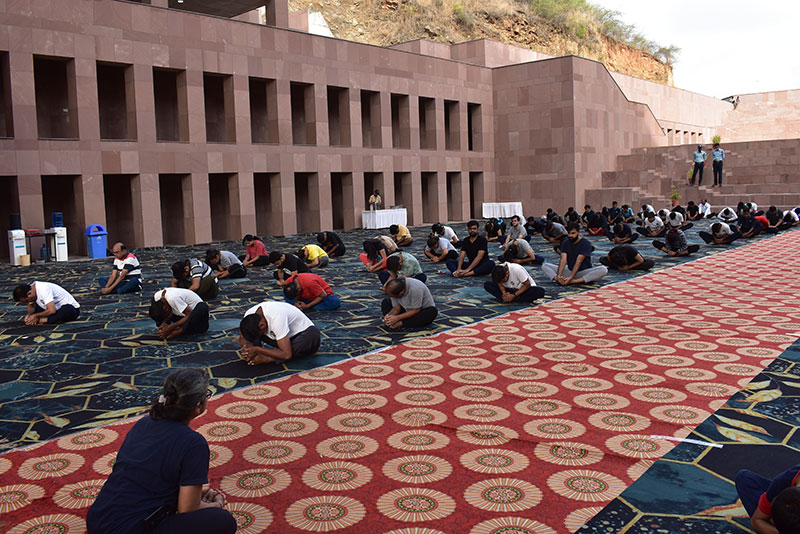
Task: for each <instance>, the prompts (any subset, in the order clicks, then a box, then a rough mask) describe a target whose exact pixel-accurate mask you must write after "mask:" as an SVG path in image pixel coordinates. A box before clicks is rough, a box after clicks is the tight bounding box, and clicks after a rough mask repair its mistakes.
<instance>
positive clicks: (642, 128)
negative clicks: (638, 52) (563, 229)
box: [0, 0, 794, 256]
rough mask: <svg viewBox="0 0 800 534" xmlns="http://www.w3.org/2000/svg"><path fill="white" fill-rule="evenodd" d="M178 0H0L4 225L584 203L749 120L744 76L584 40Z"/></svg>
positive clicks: (237, 228)
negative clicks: (349, 21)
mask: <svg viewBox="0 0 800 534" xmlns="http://www.w3.org/2000/svg"><path fill="white" fill-rule="evenodd" d="M212 4H213V3H212ZM212 4H208V5H212ZM168 5H171V4H168V2H167V1H166V0H152V2H149V3H146V2H143V3H135V2H124V1H117V0H37V1H36V2H27V1H11V0H9V1H7V2H0V20H1V21H2V24H0V98H2V102H0V104H2V105H0V111H1V112H2V115H0V128H2V130H0V187H2V191H3V195H0V232H2V233H3V235H5V231H6V230H7V229H8V223H9V215H10V214H11V213H20V214H21V216H22V223H23V227H25V228H41V227H46V226H49V220H50V214H51V213H52V212H54V211H61V212H63V213H64V218H65V224H66V226H67V227H68V230H69V235H70V239H69V242H70V252H71V254H73V255H74V254H83V253H84V252H85V243H84V239H83V238H82V234H83V230H84V229H85V228H86V226H88V225H90V224H97V223H99V224H103V225H105V226H106V227H107V228H108V231H109V240H110V241H112V242H113V241H116V240H122V241H125V242H126V243H128V244H129V246H131V247H142V246H160V245H164V244H181V243H190V244H194V243H206V242H210V241H212V240H213V241H216V240H227V239H239V238H241V236H242V234H244V233H255V234H260V235H288V234H295V233H306V232H315V231H319V230H321V229H330V228H342V229H347V228H354V227H358V226H360V224H361V210H362V209H364V207H365V205H366V199H367V196H368V193H369V191H371V190H372V189H380V190H381V191H382V193H383V198H384V201H385V204H386V205H387V206H392V205H403V206H405V207H406V208H407V209H408V210H409V223H410V224H415V225H416V224H422V223H430V222H435V221H440V220H441V221H446V220H450V221H458V220H466V219H469V218H471V217H478V216H480V211H481V210H480V207H481V203H482V202H485V201H509V200H522V202H523V203H524V207H525V211H526V213H525V214H530V213H539V212H540V211H542V210H544V208H546V207H548V206H550V205H553V206H554V207H556V208H558V209H563V207H565V206H566V205H576V206H577V205H580V204H582V202H583V199H584V192H585V191H586V190H588V189H593V188H597V187H600V186H601V173H602V172H603V171H607V170H612V169H614V168H615V165H616V162H617V157H618V156H623V155H625V154H629V153H630V152H631V150H632V149H635V148H637V147H647V146H659V145H667V144H670V143H672V142H676V141H680V140H681V139H682V138H683V137H682V136H683V133H684V132H686V134H687V135H689V136H691V135H694V136H695V137H694V138H692V141H694V140H696V139H697V138H698V137H703V138H707V137H708V136H709V134H711V133H713V131H714V130H715V129H718V128H722V127H724V123H725V120H727V117H729V116H731V113H735V114H737V115H736V124H737V128H738V131H740V132H741V131H745V130H746V125H747V124H749V123H748V121H747V118H746V114H744V113H742V112H741V111H742V109H744V108H743V107H742V106H744V103H745V102H749V100H748V99H749V98H750V97H749V96H748V97H747V98H745V97H743V98H742V105H741V106H740V108H739V109H738V110H736V111H735V112H732V111H731V109H732V104H730V103H728V102H724V101H719V100H715V99H711V98H708V97H703V96H702V95H695V94H693V93H687V92H685V91H680V90H677V89H674V88H669V87H665V86H659V85H658V84H650V82H641V81H637V80H635V79H628V78H629V77H622V75H616V74H614V75H613V76H612V74H610V73H609V72H608V71H607V70H606V69H605V67H604V66H603V65H602V64H600V63H597V62H594V61H589V60H586V59H581V58H577V57H572V56H568V57H562V58H551V57H549V56H546V55H543V54H539V53H536V52H533V51H530V50H523V49H520V48H517V47H513V46H509V45H504V44H501V43H496V42H493V41H487V40H477V41H471V42H468V43H462V44H458V45H453V46H448V45H444V44H440V43H431V42H429V41H424V40H422V41H414V42H410V43H403V44H401V45H397V46H394V47H391V48H381V47H375V46H370V45H364V44H359V43H353V42H348V41H342V40H337V39H332V38H327V37H321V36H315V35H309V34H307V33H304V32H302V31H297V30H293V29H289V28H288V26H289V24H290V17H289V14H288V12H287V10H286V6H285V4H279V3H275V2H273V3H270V4H268V5H267V10H266V13H267V22H268V24H269V25H262V24H260V23H258V22H257V21H258V20H259V17H258V16H257V15H255V14H254V13H253V12H250V13H243V14H239V15H237V16H236V17H235V18H234V19H225V18H218V17H211V16H207V15H203V14H198V13H190V12H187V11H182V10H176V9H169V8H168V7H167V6H168ZM184 6H185V4H184ZM295 18H296V17H295ZM767 100H769V99H767ZM776 100H777V101H778V102H779V103H778V104H777V108H776V109H777V110H778V111H775V106H773V108H771V111H770V113H779V112H780V109H781V108H780V106H788V105H790V103H792V102H793V101H792V99H791V98H789V99H775V98H773V99H772V100H771V101H770V102H774V101H776ZM688 104H691V106H693V107H691V106H690V107H689V108H687V107H686V106H687V105H688ZM791 105H794V104H793V103H792V104H791ZM687 109H688V110H689V111H687ZM760 129H762V130H763V128H760ZM673 131H674V132H677V131H680V132H681V135H680V136H677V137H676V135H675V134H673V133H672V132H673ZM730 131H733V130H730ZM768 133H769V134H776V133H780V132H776V131H775V130H774V129H773V130H770V131H769V132H768ZM521 215H523V214H521ZM4 255H7V250H6V244H5V240H3V244H2V245H0V256H4Z"/></svg>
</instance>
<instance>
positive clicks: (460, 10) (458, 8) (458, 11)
mask: <svg viewBox="0 0 800 534" xmlns="http://www.w3.org/2000/svg"><path fill="white" fill-rule="evenodd" d="M453 14H454V15H455V16H456V20H457V21H458V22H460V23H461V24H463V25H464V26H471V25H472V19H471V18H470V16H469V14H468V13H467V11H466V10H465V9H464V6H462V5H461V3H460V2H453Z"/></svg>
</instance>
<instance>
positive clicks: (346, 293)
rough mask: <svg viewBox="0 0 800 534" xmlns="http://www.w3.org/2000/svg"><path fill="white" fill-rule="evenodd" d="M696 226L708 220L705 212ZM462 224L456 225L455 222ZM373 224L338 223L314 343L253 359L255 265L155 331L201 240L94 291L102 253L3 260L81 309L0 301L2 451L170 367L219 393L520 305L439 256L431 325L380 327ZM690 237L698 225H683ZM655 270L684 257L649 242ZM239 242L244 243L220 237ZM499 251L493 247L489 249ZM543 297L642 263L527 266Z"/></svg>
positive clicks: (156, 252) (14, 274) (17, 277)
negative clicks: (42, 317)
mask: <svg viewBox="0 0 800 534" xmlns="http://www.w3.org/2000/svg"><path fill="white" fill-rule="evenodd" d="M702 224H704V225H707V224H709V223H708V222H707V221H704V222H703V223H702ZM462 226H463V225H458V224H455V225H454V227H455V228H456V229H457V230H458V231H459V232H460V233H463V232H462V228H461V227H462ZM429 231H430V227H429V226H424V227H417V228H413V229H412V233H413V235H414V237H415V243H414V244H413V246H412V247H410V248H409V250H411V251H412V252H414V253H415V254H416V255H417V257H418V258H422V257H424V256H423V255H422V253H421V250H422V248H423V247H424V237H425V235H426V234H427V232H429ZM377 233H380V232H379V231H377V230H353V231H349V232H342V233H341V236H342V238H343V240H344V242H345V244H346V245H347V249H348V251H347V254H346V256H345V257H344V258H337V259H335V260H333V261H332V262H331V265H330V266H329V267H327V268H325V269H320V271H319V272H320V274H321V275H322V276H323V277H324V278H325V279H326V280H327V281H328V282H329V283H330V285H331V286H332V287H333V288H334V290H335V291H336V293H337V294H339V295H340V296H341V297H342V302H343V306H342V308H341V309H340V310H337V311H332V312H310V313H309V315H310V317H311V319H312V320H313V321H314V322H315V323H316V325H317V326H318V327H319V329H320V330H321V331H322V336H323V341H322V346H321V349H320V352H319V353H318V354H316V355H314V356H311V357H308V358H299V359H295V360H292V361H290V362H288V363H286V364H271V365H259V366H248V365H246V364H244V363H243V362H242V361H241V360H240V359H239V356H238V354H237V349H238V344H236V342H235V339H236V336H237V335H238V331H237V327H238V324H239V321H240V319H241V317H242V314H243V312H244V311H245V310H246V309H247V308H248V307H250V306H251V305H253V304H256V303H258V302H261V301H262V300H265V299H281V298H282V294H281V293H280V291H279V289H278V288H277V286H276V285H275V283H274V280H273V279H272V272H273V268H271V267H269V268H255V269H251V270H249V272H248V278H246V279H241V280H229V281H223V282H222V283H221V291H220V296H219V297H218V298H217V299H215V300H214V301H212V302H210V308H211V327H210V330H209V332H207V333H206V334H203V335H200V336H194V337H190V338H185V339H180V338H179V339H176V340H170V341H169V342H163V341H161V340H159V339H158V338H157V336H156V332H155V328H154V327H153V323H152V321H151V320H150V319H149V318H148V317H147V306H148V303H149V299H150V298H151V296H152V294H153V292H154V291H155V290H157V289H159V288H161V287H164V286H165V285H169V280H170V270H169V266H170V265H171V264H172V262H174V261H175V260H177V259H179V258H186V257H203V256H204V254H205V249H206V248H208V247H206V246H201V245H198V246H195V247H170V248H158V249H145V250H139V251H136V253H137V256H138V257H139V259H140V261H141V262H142V265H143V270H144V275H145V284H144V291H143V292H142V293H141V294H128V295H107V296H103V295H101V294H100V292H99V289H98V288H97V285H96V282H95V279H96V278H97V277H98V276H101V275H107V274H108V271H109V264H110V261H109V260H108V259H102V260H93V261H80V262H70V263H50V264H47V265H34V266H32V267H29V268H8V269H2V270H0V294H2V295H3V296H10V294H11V291H12V289H13V287H14V285H16V284H17V283H20V282H30V281H31V280H35V279H43V280H52V281H57V282H58V283H60V284H61V285H63V286H64V287H65V288H66V289H67V290H69V291H71V292H72V293H73V294H74V295H75V296H76V298H77V299H78V300H79V302H80V303H81V318H80V319H79V320H78V321H76V322H73V323H68V324H64V325H58V326H56V327H51V326H47V327H28V326H25V325H23V324H22V321H21V320H22V316H23V315H24V309H23V308H22V307H21V306H15V305H14V303H13V302H12V301H11V299H10V298H3V299H0V450H3V449H8V448H13V447H17V446H20V445H24V444H31V443H36V442H39V441H41V440H46V439H50V438H56V437H61V436H64V435H67V434H68V433H70V432H74V431H76V430H81V429H84V428H91V427H92V426H97V425H104V424H107V423H109V422H112V421H116V420H121V419H124V418H126V417H130V416H135V415H138V414H140V413H141V412H142V407H143V406H147V405H148V404H149V402H150V399H152V397H153V395H154V394H157V390H158V387H159V386H160V384H161V383H162V381H163V380H164V377H165V376H166V375H167V374H169V372H170V371H171V370H172V369H174V368H178V367H185V366H204V367H206V368H208V370H209V373H210V375H211V377H212V382H211V383H212V387H213V388H214V390H215V391H218V392H221V391H228V390H233V389H236V388H241V387H244V386H247V385H254V384H257V383H261V382H264V381H265V380H271V379H276V378H280V377H282V376H287V375H289V374H293V373H297V372H301V371H304V370H308V369H313V368H317V367H321V366H324V365H328V364H331V363H335V362H337V361H341V360H345V359H348V358H351V357H353V356H358V355H360V354H365V353H368V352H371V351H374V350H377V349H380V348H383V347H386V346H390V345H393V344H397V343H402V342H405V341H409V340H412V339H416V338H418V337H424V336H427V335H431V334H434V333H436V332H441V331H444V330H447V329H451V328H455V327H458V326H463V325H466V324H471V323H475V322H477V321H480V320H483V319H488V318H491V317H496V316H498V315H501V314H503V313H506V312H508V311H510V310H515V309H520V308H522V306H520V305H517V304H511V305H508V304H501V303H498V302H496V301H495V300H494V299H491V298H489V295H488V294H487V293H486V292H485V291H484V290H483V282H484V281H485V278H477V279H471V280H456V279H454V278H453V277H452V276H450V275H449V273H446V274H444V273H443V272H441V271H442V270H443V269H444V268H443V266H442V265H441V264H439V265H434V264H431V263H423V264H422V265H423V269H424V270H425V271H426V272H427V273H428V275H429V276H430V278H429V281H428V284H429V286H430V287H431V290H432V292H433V295H434V298H435V299H436V302H437V306H438V308H439V311H440V314H439V316H438V318H437V319H436V321H435V322H434V324H433V325H432V327H431V328H429V329H425V330H422V331H418V332H408V331H404V332H390V331H388V330H387V329H385V328H384V327H383V326H382V325H381V321H380V318H379V315H380V313H379V308H380V306H379V303H380V298H381V294H380V292H379V284H378V281H377V277H376V276H375V275H370V274H367V273H365V272H364V268H363V265H361V263H360V261H359V260H358V254H357V253H358V252H359V251H360V249H361V242H362V241H363V240H364V239H365V238H367V237H371V236H374V235H375V234H377ZM689 237H690V239H693V240H696V239H697V238H696V231H695V230H694V229H693V230H691V231H690V232H689ZM589 239H591V240H592V242H593V244H594V245H595V247H596V248H597V251H596V253H595V258H597V257H599V255H600V254H603V253H604V252H605V251H607V250H608V249H610V248H611V246H612V243H611V242H610V241H608V240H607V239H605V238H603V237H597V238H589ZM314 241H315V236H308V235H306V236H289V237H285V238H268V239H267V240H266V245H267V247H268V248H269V249H270V250H273V248H276V249H281V250H284V251H291V250H296V249H297V248H299V246H300V245H302V244H305V243H309V242H314ZM534 247H535V249H536V250H537V252H538V253H540V254H543V255H544V256H546V257H547V259H548V261H555V260H556V256H555V254H554V252H553V251H552V248H551V247H550V246H548V245H546V244H545V243H544V242H543V240H541V238H537V239H535V240H534ZM640 247H641V250H642V252H643V253H644V254H646V255H648V256H649V257H652V258H653V259H655V260H656V268H655V269H663V268H667V267H670V266H673V265H677V264H680V263H683V262H685V261H686V260H685V259H678V258H668V257H666V256H664V255H660V254H655V253H654V252H655V251H652V252H653V253H651V250H652V249H651V250H648V248H649V247H650V245H649V243H647V242H645V243H642V244H641V245H640ZM220 248H227V249H229V250H232V251H233V252H235V253H237V254H238V253H241V252H243V249H242V245H241V243H227V244H225V245H224V247H220ZM494 250H497V249H494ZM718 251H719V249H718V248H716V249H715V248H714V247H707V246H705V247H703V248H702V249H701V251H700V253H698V255H699V256H702V255H703V254H712V253H715V252H718ZM531 272H532V274H533V276H534V277H535V278H536V279H537V282H538V283H539V284H540V285H542V286H543V287H544V288H545V290H546V292H547V296H546V297H545V300H553V299H557V298H561V297H564V296H568V295H573V294H576V293H578V292H580V291H585V290H587V289H593V288H596V287H599V286H602V285H606V284H610V283H613V282H616V281H619V280H625V279H629V278H631V277H634V276H637V275H638V274H639V273H622V272H619V271H612V273H610V274H609V276H608V277H607V278H606V279H604V280H602V281H601V283H598V284H593V285H590V286H586V287H575V286H573V287H569V288H562V287H561V286H558V285H556V284H554V283H552V282H549V281H545V280H544V279H543V276H542V274H541V271H540V270H539V269H538V268H534V269H532V270H531Z"/></svg>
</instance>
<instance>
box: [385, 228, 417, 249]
mask: <svg viewBox="0 0 800 534" xmlns="http://www.w3.org/2000/svg"><path fill="white" fill-rule="evenodd" d="M389 233H390V234H392V239H394V242H395V243H397V246H398V247H408V246H410V245H411V243H413V242H414V238H413V237H411V232H409V231H408V227H407V226H406V225H404V224H393V225H391V226H390V227H389Z"/></svg>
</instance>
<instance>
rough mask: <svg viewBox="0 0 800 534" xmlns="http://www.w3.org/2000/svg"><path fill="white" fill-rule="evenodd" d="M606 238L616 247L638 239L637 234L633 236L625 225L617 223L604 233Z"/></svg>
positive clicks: (629, 228)
mask: <svg viewBox="0 0 800 534" xmlns="http://www.w3.org/2000/svg"><path fill="white" fill-rule="evenodd" d="M606 237H607V238H608V239H609V241H612V242H613V243H615V244H617V245H624V244H625V243H633V242H634V241H636V240H637V239H639V234H634V233H633V232H632V231H631V227H630V225H628V224H627V223H623V222H618V223H617V224H615V225H614V227H613V228H612V229H610V230H609V231H608V232H607V233H606Z"/></svg>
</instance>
